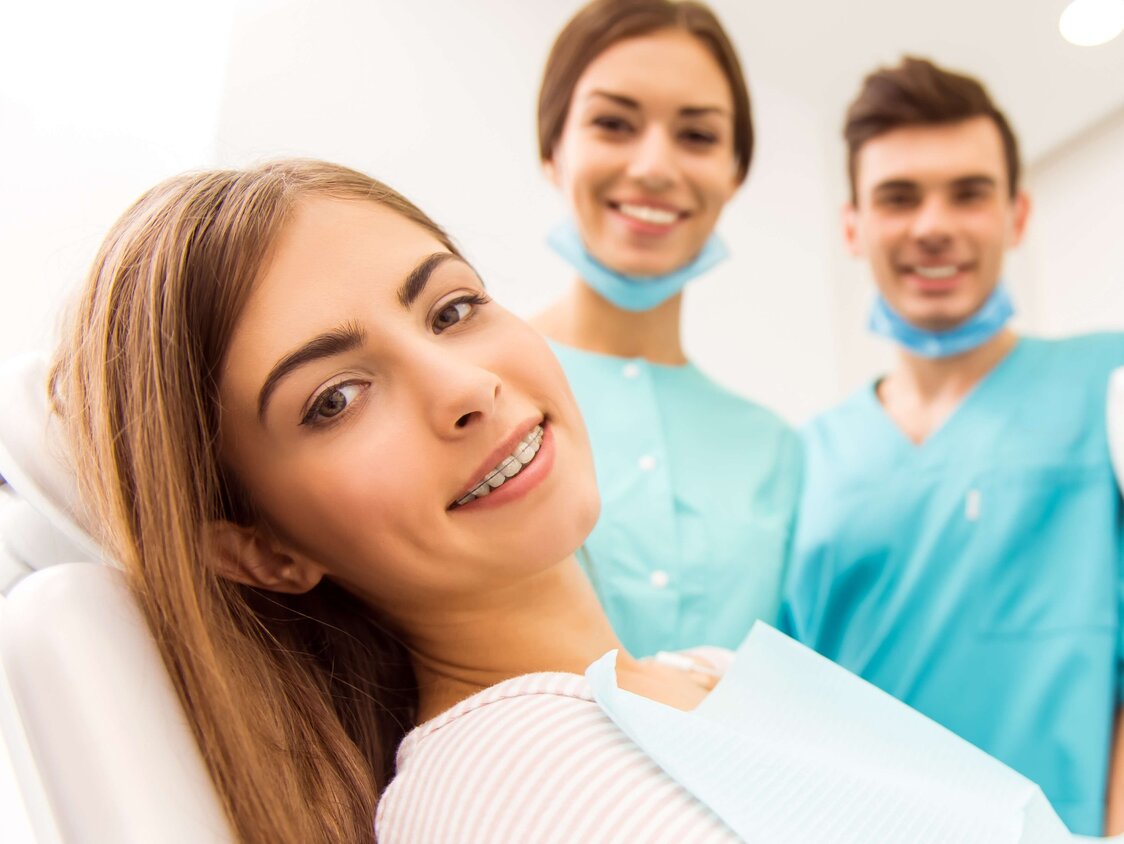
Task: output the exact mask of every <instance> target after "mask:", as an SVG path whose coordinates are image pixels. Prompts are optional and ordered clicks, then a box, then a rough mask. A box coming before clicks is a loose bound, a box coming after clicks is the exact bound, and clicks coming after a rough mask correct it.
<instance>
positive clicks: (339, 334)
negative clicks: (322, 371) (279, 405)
mask: <svg viewBox="0 0 1124 844" xmlns="http://www.w3.org/2000/svg"><path fill="white" fill-rule="evenodd" d="M366 339H367V333H366V332H365V331H364V330H363V329H362V328H360V327H359V326H358V325H357V324H356V323H353V322H351V323H347V324H346V325H341V326H340V327H339V328H334V329H332V330H331V331H326V332H324V333H323V334H320V335H319V336H317V337H313V338H312V339H311V340H309V341H308V342H307V343H305V344H304V345H302V346H301V347H300V348H299V349H296V350H295V351H292V352H289V354H287V355H285V357H283V358H281V360H279V361H278V362H277V364H276V365H275V366H274V367H273V369H271V370H270V372H269V375H268V376H267V377H266V379H265V383H264V384H263V385H262V388H261V392H260V393H258V420H259V421H264V419H265V411H266V407H267V406H268V405H269V398H270V396H272V395H273V391H274V390H275V389H277V385H278V384H279V383H280V382H281V379H283V378H284V377H285V376H286V375H288V374H289V373H291V372H292V371H293V370H295V369H298V368H300V367H302V366H304V365H305V364H306V363H311V362H312V361H314V360H320V359H321V358H327V357H333V356H335V355H340V354H343V353H344V352H349V351H351V350H352V349H357V348H359V346H361V345H363V341H364V340H366Z"/></svg>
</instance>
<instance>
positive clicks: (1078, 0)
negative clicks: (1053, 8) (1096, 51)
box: [1058, 0, 1124, 47]
mask: <svg viewBox="0 0 1124 844" xmlns="http://www.w3.org/2000/svg"><path fill="white" fill-rule="evenodd" d="M1058 29H1059V30H1061V33H1062V38H1064V39H1065V40H1066V41H1068V42H1069V43H1070V44H1076V45H1077V46H1079V47H1096V46H1097V45H1098V44H1107V43H1108V42H1109V41H1111V40H1112V39H1113V38H1115V37H1116V36H1117V35H1119V34H1120V33H1121V31H1124V0H1073V2H1072V3H1070V4H1069V5H1068V6H1066V7H1065V9H1064V10H1063V11H1062V16H1061V18H1059V19H1058Z"/></svg>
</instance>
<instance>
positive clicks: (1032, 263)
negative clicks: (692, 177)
mask: <svg viewBox="0 0 1124 844" xmlns="http://www.w3.org/2000/svg"><path fill="white" fill-rule="evenodd" d="M9 5H10V6H11V8H8V6H9ZM577 5H578V4H577V3H576V2H572V0H414V2H409V3H406V2H398V0H366V1H364V0H328V1H327V2H317V3H312V2H295V1H294V2H284V0H270V2H266V0H244V2H241V3H232V2H226V3H223V2H218V0H196V2H194V3H191V4H179V5H175V6H173V5H172V4H168V3H160V2H157V3H153V2H143V3H142V2H136V0H100V2H97V3H85V4H79V3H77V2H66V3H49V2H36V3H35V4H34V5H33V4H31V3H30V2H26V3H24V4H23V5H16V4H7V5H5V8H4V14H3V17H2V20H3V24H2V26H3V31H4V36H5V37H4V39H3V41H4V44H3V49H2V50H0V154H2V156H3V161H4V166H3V167H2V168H0V358H3V357H6V356H8V355H10V354H13V353H15V352H17V351H19V350H22V349H26V348H34V347H47V346H49V345H50V344H51V342H52V336H53V329H54V326H55V324H56V321H57V316H58V313H59V309H60V306H61V303H62V302H63V301H64V300H65V298H66V295H67V293H68V291H69V290H70V289H72V288H73V286H74V285H75V284H77V283H78V282H80V280H81V279H82V276H83V274H84V272H85V269H86V267H87V265H88V263H89V261H90V259H91V258H92V256H93V253H94V251H95V249H96V246H97V243H98V242H99V240H100V237H101V236H102V234H103V233H104V231H105V230H106V228H107V227H108V226H109V224H110V223H111V222H112V220H113V219H114V218H115V217H116V216H117V215H118V214H119V213H120V212H121V211H122V210H123V209H124V208H125V206H126V205H127V204H128V203H129V202H130V201H131V200H132V199H133V198H135V197H136V196H137V195H138V194H139V193H140V192H141V191H143V190H144V189H145V188H147V187H149V186H150V185H151V184H153V183H154V182H156V181H158V180H159V179H161V178H163V177H165V176H168V175H171V174H173V173H175V172H178V171H180V170H184V169H189V168H197V167H208V166H215V165H222V166H227V165H231V166H239V165H244V164H248V163H252V162H255V161H258V160H261V159H264V158H270V157H275V156H278V155H289V154H300V155H313V156H317V157H322V158H328V159H331V160H336V161H339V162H341V163H345V164H348V165H351V166H354V167H357V168H359V169H362V170H365V171H366V172H369V173H371V174H372V175H374V176H376V177H378V178H381V179H383V180H384V181H387V182H389V183H390V184H392V185H393V186H395V187H396V188H398V189H399V190H401V191H403V192H404V193H405V194H407V195H408V196H409V197H410V198H411V199H413V200H414V201H416V202H417V203H419V204H420V205H421V206H422V207H423V208H424V209H425V210H426V211H427V212H428V213H430V214H431V215H432V216H433V217H435V218H436V219H437V220H438V222H440V223H441V224H443V225H444V226H446V227H447V228H448V229H449V230H450V231H451V233H452V234H453V235H454V237H455V238H456V239H457V241H458V242H459V243H460V244H461V246H462V247H463V248H464V249H465V251H466V252H467V254H468V256H469V257H470V259H471V260H473V261H474V262H475V263H476V265H477V267H478V268H479V269H480V271H481V272H482V274H483V275H484V277H485V280H486V281H487V282H488V284H489V286H490V288H491V290H492V292H493V293H494V294H495V295H496V297H497V298H498V299H499V300H500V301H501V302H503V303H504V304H506V305H507V306H508V307H511V308H512V309H514V310H515V311H517V312H519V313H521V314H524V315H530V314H532V313H534V312H536V311H537V310H538V309H540V308H541V307H543V306H544V305H545V304H546V303H547V302H549V301H550V300H551V299H552V298H553V297H554V296H556V295H557V294H558V293H559V292H560V291H561V289H562V288H563V287H564V285H565V284H566V283H567V282H568V279H569V273H568V271H567V268H566V267H565V266H564V265H563V264H562V263H561V262H560V261H559V260H558V259H556V258H555V257H554V256H553V255H552V253H550V252H549V251H548V250H547V249H546V247H545V246H544V244H543V236H544V233H545V232H546V231H547V229H548V228H549V227H550V226H551V225H552V224H553V223H554V222H555V221H556V220H557V219H558V218H559V217H560V216H561V214H562V213H563V209H562V205H561V203H560V202H559V200H558V199H557V197H556V196H555V195H554V192H553V190H552V188H551V187H550V186H549V184H548V183H547V182H546V180H545V179H544V178H543V177H542V175H541V173H540V170H539V165H538V161H537V156H536V152H535V149H536V147H535V126H534V112H535V95H536V91H537V87H538V82H539V78H540V74H541V69H542V63H543V61H544V59H545V56H546V53H547V50H548V48H549V45H550V42H551V40H552V38H553V36H554V34H555V33H556V32H557V30H558V28H559V27H560V26H561V25H562V24H563V23H564V21H565V20H566V19H567V18H568V17H569V15H570V14H571V13H572V12H573V10H574V9H575V8H576V7H577ZM713 5H714V7H715V8H716V10H717V11H718V12H719V14H720V15H721V17H722V18H723V20H724V21H725V22H726V24H727V27H728V29H729V30H730V32H731V35H732V37H733V39H734V41H735V42H736V43H737V45H738V46H739V48H740V50H741V52H742V57H743V62H744V64H745V67H746V70H747V74H748V76H749V82H750V89H751V94H752V98H753V103H754V117H755V122H756V126H757V132H758V147H757V153H756V156H755V159H754V162H753V166H752V169H751V172H750V178H749V180H748V182H747V184H746V186H745V187H744V189H743V190H742V191H741V193H740V194H739V195H738V197H737V198H736V199H735V200H734V202H733V203H732V204H731V205H730V207H729V208H728V209H727V211H726V213H725V214H724V216H723V219H722V221H721V223H720V230H721V232H722V233H723V234H724V236H725V238H726V240H727V243H728V244H729V246H730V249H731V252H732V253H733V257H732V259H731V260H730V261H728V262H727V263H726V264H725V265H723V266H722V267H721V268H720V269H719V270H716V271H715V272H714V273H713V274H711V275H710V276H707V277H706V278H704V279H701V280H700V281H699V282H697V283H696V284H695V285H693V286H692V287H691V288H690V289H689V293H688V297H687V309H686V339H687V345H688V351H689V353H690V354H691V355H692V356H693V357H694V358H695V360H696V361H697V362H698V363H699V364H700V365H701V366H702V367H703V368H704V369H706V370H708V371H709V372H711V373H712V374H713V375H714V376H715V377H717V378H718V379H719V380H721V381H723V382H724V383H726V384H728V385H729V386H731V387H732V388H734V389H735V390H738V391H739V392H742V393H744V394H746V395H749V396H751V397H753V398H756V399H758V400H760V401H763V402H764V403H766V404H768V405H770V406H772V407H774V408H776V409H777V410H779V411H780V412H781V413H782V414H784V415H785V416H787V417H788V418H789V419H791V420H793V421H795V422H799V421H802V420H803V419H805V418H807V417H808V416H809V415H811V414H812V413H814V412H815V411H817V410H820V409H822V408H824V407H826V406H828V405H830V404H831V403H833V402H835V401H837V400H838V399H840V398H842V397H843V395H845V394H846V392H848V391H849V390H851V389H853V388H854V387H855V386H857V385H858V384H860V383H861V382H862V381H863V380H864V379H866V378H868V377H869V376H870V375H872V374H873V373H875V372H876V371H877V370H878V369H879V368H881V367H882V366H884V364H885V361H886V360H887V349H886V348H885V347H884V346H883V345H882V344H881V343H880V342H878V341H876V340H873V339H872V338H869V337H867V336H866V335H865V334H864V332H863V329H862V324H863V319H864V314H865V309H866V307H867V304H868V301H869V296H870V286H869V283H868V281H867V275H866V272H865V269H864V267H863V266H862V265H861V264H859V263H856V262H853V261H852V260H851V259H849V258H848V257H846V255H845V253H844V251H843V248H842V244H841V242H840V238H839V233H838V209H839V206H840V204H841V202H842V201H843V199H844V198H845V195H846V184H845V181H844V173H843V149H842V142H841V141H840V140H839V126H840V123H841V118H842V112H843V109H844V107H845V104H846V101H847V99H848V98H849V97H850V96H851V95H852V94H853V92H854V91H855V90H856V89H857V86H858V83H859V80H860V78H861V76H862V74H863V73H864V72H866V71H868V70H870V69H872V68H873V67H874V66H876V65H877V64H879V63H885V62H892V61H894V60H896V58H897V57H898V56H899V55H900V54H901V53H902V52H904V51H912V52H917V53H921V54H923V55H928V56H930V57H932V58H934V59H935V60H937V61H938V62H944V63H946V64H948V65H950V66H952V67H954V68H958V69H961V70H964V71H967V72H970V73H975V74H979V75H980V76H981V78H983V79H984V80H985V82H987V83H988V84H989V86H990V87H991V88H992V90H993V93H994V94H995V95H996V98H997V99H998V100H999V102H1000V105H1001V106H1002V107H1004V108H1005V110H1006V111H1007V112H1008V116H1009V117H1010V118H1011V120H1012V122H1013V123H1014V125H1015V127H1016V130H1017V131H1019V133H1020V136H1021V139H1022V141H1023V146H1024V150H1025V152H1026V159H1027V165H1028V174H1027V182H1028V186H1029V187H1030V189H1031V191H1032V194H1033V196H1034V199H1035V203H1036V205H1035V213H1034V216H1033V217H1032V222H1031V228H1030V232H1029V236H1028V238H1027V240H1026V241H1025V242H1024V246H1023V247H1022V249H1021V250H1019V252H1018V253H1017V254H1015V255H1014V256H1012V260H1011V261H1010V262H1009V265H1008V272H1007V275H1008V278H1009V280H1010V282H1011V285H1012V288H1013V290H1014V294H1015V298H1016V302H1017V304H1018V306H1019V309H1020V313H1019V317H1018V326H1019V327H1020V328H1021V329H1023V330H1027V331H1030V332H1032V333H1039V334H1047V335H1055V334H1064V333H1073V332H1078V331H1087V330H1092V329H1097V328H1117V329H1122V328H1124V285H1122V284H1121V279H1122V276H1124V236H1122V235H1121V232H1122V231H1124V201H1122V199H1121V197H1122V196H1124V38H1119V39H1117V41H1115V42H1113V43H1111V44H1109V45H1106V46H1103V47H1097V48H1091V49H1089V48H1085V49H1082V48H1077V47H1071V46H1069V45H1066V44H1064V43H1062V42H1061V39H1060V37H1059V36H1057V27H1056V21H1057V14H1058V12H1059V11H1060V9H1061V7H1062V6H1063V5H1064V2H1062V0H990V2H989V3H987V4H980V3H978V2H968V0H946V2H944V3H942V4H939V6H940V14H936V13H935V12H934V6H933V4H931V3H927V2H921V0H895V2H890V0H867V2H857V1H856V2H855V3H847V4H841V3H837V2H835V0H818V1H815V0H814V1H813V2H804V3H795V4H788V5H787V6H784V7H781V6H779V5H777V4H769V5H766V4H757V3H749V2H735V0H726V2H715V3H714V4H713ZM981 8H982V9H983V10H984V11H981Z"/></svg>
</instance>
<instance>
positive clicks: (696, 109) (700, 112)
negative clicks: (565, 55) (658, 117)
mask: <svg viewBox="0 0 1124 844" xmlns="http://www.w3.org/2000/svg"><path fill="white" fill-rule="evenodd" d="M589 96H591V97H604V98H605V99H607V100H612V101H613V102H614V103H616V104H617V105H619V106H623V107H624V108H632V109H637V110H639V109H640V103H638V102H637V101H636V100H634V99H632V97H626V96H625V95H624V94H614V93H613V92H612V91H602V90H600V89H598V90H596V91H590V92H589ZM729 113H730V112H729V111H728V110H727V109H725V108H722V106H715V105H695V106H683V107H682V108H681V109H679V116H680V117H704V116H705V115H708V114H729Z"/></svg>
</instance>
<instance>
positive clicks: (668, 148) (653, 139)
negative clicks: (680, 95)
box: [628, 125, 677, 192]
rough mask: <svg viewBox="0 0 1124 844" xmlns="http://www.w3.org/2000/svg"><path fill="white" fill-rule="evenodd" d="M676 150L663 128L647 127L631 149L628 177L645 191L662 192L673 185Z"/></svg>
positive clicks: (675, 169)
mask: <svg viewBox="0 0 1124 844" xmlns="http://www.w3.org/2000/svg"><path fill="white" fill-rule="evenodd" d="M675 156H676V150H675V145H674V143H673V142H672V139H671V137H670V135H669V134H668V132H667V130H666V129H665V128H664V127H663V126H658V125H653V126H649V127H648V128H647V129H645V131H644V132H643V133H642V134H641V135H640V137H639V139H638V141H637V143H636V144H635V146H634V147H633V150H632V156H631V157H630V159H629V162H628V175H629V177H630V178H631V179H633V180H634V181H635V182H636V183H637V184H639V185H640V186H641V187H643V188H644V189H645V190H650V191H656V192H658V191H663V190H667V189H668V188H669V187H671V186H672V185H673V184H674V183H675V176H676V172H677V165H676V157H675Z"/></svg>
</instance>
